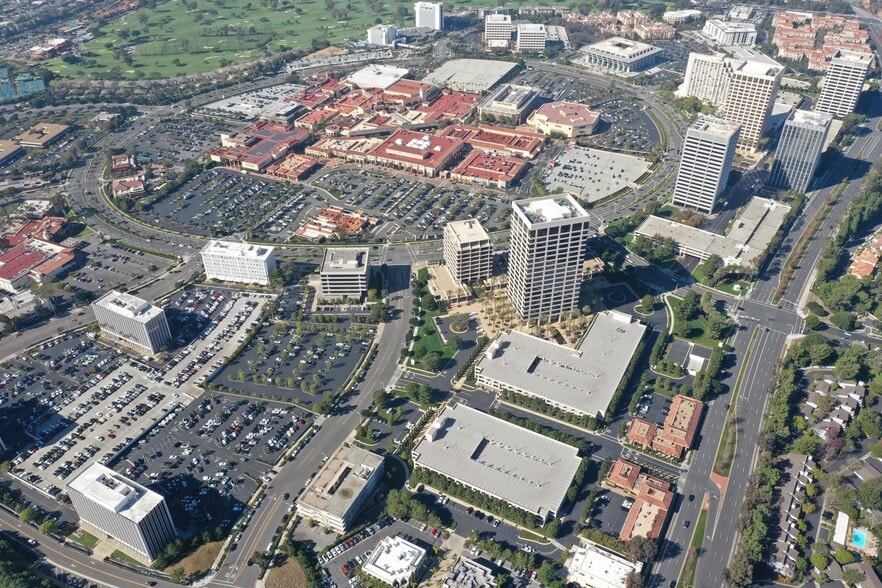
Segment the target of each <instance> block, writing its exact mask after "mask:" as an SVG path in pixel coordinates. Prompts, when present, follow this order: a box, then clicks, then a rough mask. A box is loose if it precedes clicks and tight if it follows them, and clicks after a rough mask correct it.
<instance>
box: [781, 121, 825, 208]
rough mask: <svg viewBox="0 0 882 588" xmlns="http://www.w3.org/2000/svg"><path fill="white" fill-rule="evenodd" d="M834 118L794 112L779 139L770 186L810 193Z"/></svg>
mask: <svg viewBox="0 0 882 588" xmlns="http://www.w3.org/2000/svg"><path fill="white" fill-rule="evenodd" d="M832 121H833V117H832V116H831V115H829V114H825V113H822V112H808V111H806V110H794V111H793V114H791V115H790V118H788V119H787V122H785V123H784V129H783V130H782V131H781V138H780V139H779V140H778V149H777V151H775V160H774V163H773V164H772V173H771V174H770V175H769V185H770V186H775V187H777V188H784V189H785V190H796V191H797V192H807V191H808V187H809V185H810V184H811V182H812V177H813V176H814V175H815V170H816V169H817V168H818V162H819V161H820V160H821V151H823V150H824V142H825V140H826V138H827V133H828V132H829V131H830V125H831V123H832Z"/></svg>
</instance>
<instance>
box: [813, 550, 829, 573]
mask: <svg viewBox="0 0 882 588" xmlns="http://www.w3.org/2000/svg"><path fill="white" fill-rule="evenodd" d="M811 561H812V566H813V567H814V568H815V569H818V570H821V571H824V570H826V569H827V566H828V565H829V560H828V559H827V556H826V555H824V554H822V553H813V554H812V557H811Z"/></svg>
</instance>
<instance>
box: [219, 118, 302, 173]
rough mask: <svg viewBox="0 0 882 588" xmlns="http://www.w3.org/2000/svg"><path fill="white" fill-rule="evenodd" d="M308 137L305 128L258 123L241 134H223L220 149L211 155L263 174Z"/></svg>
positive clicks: (264, 122) (232, 164)
mask: <svg viewBox="0 0 882 588" xmlns="http://www.w3.org/2000/svg"><path fill="white" fill-rule="evenodd" d="M308 138H309V132H308V131H306V130H304V129H295V128H291V127H288V126H285V125H280V124H275V123H269V122H266V121H259V122H257V123H255V124H253V125H251V126H250V127H248V128H247V129H245V130H243V131H242V132H240V133H234V134H232V135H226V134H222V135H221V148H220V149H216V150H215V151H214V152H213V153H212V154H211V160H212V161H215V162H218V163H223V164H224V165H230V166H234V167H241V168H242V169H246V170H251V171H262V170H263V169H264V168H265V167H267V166H268V165H270V164H271V163H273V162H275V161H278V160H279V159H281V158H283V157H285V156H286V155H287V154H288V153H289V152H291V151H293V150H294V149H295V148H297V147H298V146H300V145H302V144H303V143H305V142H306V140H307V139H308Z"/></svg>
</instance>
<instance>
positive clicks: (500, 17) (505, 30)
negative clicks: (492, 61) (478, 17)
mask: <svg viewBox="0 0 882 588" xmlns="http://www.w3.org/2000/svg"><path fill="white" fill-rule="evenodd" d="M512 30H513V28H512V24H511V15H508V14H488V15H487V16H485V17H484V43H486V44H487V46H488V47H491V48H502V47H508V44H509V43H511V33H512Z"/></svg>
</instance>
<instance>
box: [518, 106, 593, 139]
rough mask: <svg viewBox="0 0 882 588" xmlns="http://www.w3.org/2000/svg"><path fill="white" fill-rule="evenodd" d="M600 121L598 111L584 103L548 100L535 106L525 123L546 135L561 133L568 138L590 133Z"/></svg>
mask: <svg viewBox="0 0 882 588" xmlns="http://www.w3.org/2000/svg"><path fill="white" fill-rule="evenodd" d="M598 121H600V113H598V112H594V111H593V110H591V109H590V108H588V107H587V106H585V105H584V104H579V103H577V102H566V101H563V100H560V101H557V102H549V103H548V104H543V105H542V106H540V107H539V108H537V109H536V110H535V111H534V112H533V114H531V115H530V117H529V118H528V119H527V124H529V125H530V126H532V127H536V129H537V130H539V131H541V132H542V133H544V134H546V135H554V134H558V135H563V136H564V137H567V138H568V139H572V138H575V137H582V136H585V135H590V134H591V133H593V132H594V129H595V128H596V127H597V123H598Z"/></svg>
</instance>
